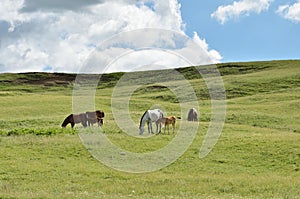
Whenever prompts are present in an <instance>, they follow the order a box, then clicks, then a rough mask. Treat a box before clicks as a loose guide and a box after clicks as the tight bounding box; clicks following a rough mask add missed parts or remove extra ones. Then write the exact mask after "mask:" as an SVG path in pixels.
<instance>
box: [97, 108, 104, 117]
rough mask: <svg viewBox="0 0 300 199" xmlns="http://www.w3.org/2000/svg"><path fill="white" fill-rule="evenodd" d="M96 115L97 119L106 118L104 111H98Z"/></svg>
mask: <svg viewBox="0 0 300 199" xmlns="http://www.w3.org/2000/svg"><path fill="white" fill-rule="evenodd" d="M96 115H97V117H99V118H103V117H104V112H103V111H99V110H97V111H96Z"/></svg>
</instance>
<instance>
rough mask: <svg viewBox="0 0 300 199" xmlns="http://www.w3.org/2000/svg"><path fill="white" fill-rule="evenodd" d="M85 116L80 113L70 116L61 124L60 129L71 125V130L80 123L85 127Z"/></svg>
mask: <svg viewBox="0 0 300 199" xmlns="http://www.w3.org/2000/svg"><path fill="white" fill-rule="evenodd" d="M86 122H87V119H86V114H85V113H80V114H78V115H75V114H70V115H69V116H68V117H66V119H65V120H64V121H63V123H62V125H61V126H62V127H63V128H65V127H66V126H67V125H68V124H69V123H70V124H71V127H72V128H73V127H74V125H75V124H78V123H81V124H82V126H84V127H86V126H87V125H86Z"/></svg>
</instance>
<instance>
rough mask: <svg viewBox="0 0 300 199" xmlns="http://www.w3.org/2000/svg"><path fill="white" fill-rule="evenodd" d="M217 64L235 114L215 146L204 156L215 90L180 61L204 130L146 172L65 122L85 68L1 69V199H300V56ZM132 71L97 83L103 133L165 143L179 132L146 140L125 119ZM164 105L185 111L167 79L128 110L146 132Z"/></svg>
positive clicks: (154, 146) (125, 140)
mask: <svg viewBox="0 0 300 199" xmlns="http://www.w3.org/2000/svg"><path fill="white" fill-rule="evenodd" d="M217 66H218V68H219V71H220V73H221V75H222V79H223V81H224V86H225V89H226V96H227V100H226V103H227V113H226V122H225V126H224V129H223V132H222V135H221V137H220V139H219V140H218V142H217V144H216V145H215V146H214V148H213V150H212V151H211V153H209V155H208V156H206V157H205V158H203V159H200V158H199V149H200V147H201V144H202V142H203V140H204V137H205V135H206V132H207V130H208V127H209V121H210V117H211V106H210V105H211V102H210V99H209V93H208V90H207V88H206V85H205V83H204V81H203V79H201V76H200V75H199V74H197V72H196V69H195V68H183V69H178V70H177V71H178V72H180V73H181V74H182V75H183V76H184V77H185V79H187V80H188V82H189V83H190V84H191V85H192V87H193V89H194V90H195V93H196V96H197V99H198V102H199V106H200V123H199V128H198V132H197V135H196V137H195V139H194V140H193V142H192V144H191V146H190V147H189V148H188V149H187V150H186V151H185V153H184V154H183V155H182V156H181V157H180V158H179V159H178V160H176V161H175V162H174V163H172V164H171V165H169V166H167V167H165V168H162V169H161V170H159V171H155V172H150V173H144V174H133V173H126V172H120V171H116V170H113V169H111V168H109V167H108V166H105V165H104V164H102V163H101V162H99V161H97V160H96V159H95V158H94V157H93V156H92V155H91V154H90V153H89V151H88V150H87V149H86V147H85V146H84V145H83V143H82V142H81V140H80V138H79V136H78V135H77V133H78V131H80V130H81V129H82V127H81V125H80V124H77V125H76V128H75V130H72V129H71V128H70V127H68V128H66V129H62V128H61V127H60V125H61V123H62V121H63V119H64V118H65V117H66V116H67V115H69V114H70V113H71V112H72V95H73V88H75V87H74V84H73V83H74V79H75V77H76V75H74V74H47V73H29V74H0V135H1V136H0V147H1V150H0V198H300V122H299V121H300V113H299V110H300V61H270V62H249V63H227V64H219V65H217ZM196 68H197V67H196ZM148 73H151V72H148ZM145 74H147V73H132V74H130V77H131V78H132V79H138V78H139V77H140V76H141V75H145ZM123 75H124V73H115V74H107V75H104V76H102V78H101V81H100V82H99V85H98V87H97V92H96V96H95V102H96V103H95V104H96V107H95V108H96V109H102V110H104V112H105V113H106V116H105V119H104V126H103V129H102V130H103V133H104V134H105V135H107V137H108V138H109V139H110V140H111V141H112V142H113V143H114V144H116V145H117V146H119V147H121V148H123V149H124V150H129V151H132V152H137V153H145V152H151V151H154V150H158V149H160V148H161V147H163V146H166V145H167V144H168V143H170V142H171V141H172V140H173V139H174V138H175V135H174V134H170V135H163V134H160V135H158V136H155V137H151V138H149V139H140V138H135V137H130V136H128V135H127V134H125V133H124V132H123V131H122V130H121V129H120V128H119V127H118V126H117V124H116V123H117V122H116V121H115V120H114V117H113V114H112V108H111V103H112V101H111V96H112V93H113V89H114V87H115V85H116V84H117V82H118V80H119V79H120V78H121V77H122V76H123ZM176 83H178V82H176V80H174V81H173V82H171V83H170V84H171V85H176ZM130 86H133V85H128V89H130ZM75 89H76V88H75ZM157 104H159V105H160V106H162V107H163V108H164V109H165V110H166V111H167V112H168V115H169V114H174V115H178V116H179V115H180V114H181V113H180V106H179V103H178V100H177V98H176V95H174V93H172V92H171V91H170V90H169V89H168V88H166V87H164V86H159V85H156V84H151V85H145V86H143V87H140V88H138V89H137V90H135V92H134V93H133V95H132V97H131V99H130V102H129V109H130V113H131V117H132V119H133V121H134V122H135V123H136V128H137V134H138V122H139V120H140V117H141V116H142V114H143V113H144V111H145V110H146V109H148V108H151V107H152V106H154V105H157ZM182 117H183V119H182V122H185V121H184V120H185V119H186V115H182ZM179 125H180V122H179V123H178V124H177V128H178V127H179ZM94 129H97V128H96V127H94Z"/></svg>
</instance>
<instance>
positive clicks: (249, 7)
mask: <svg viewBox="0 0 300 199" xmlns="http://www.w3.org/2000/svg"><path fill="white" fill-rule="evenodd" d="M271 1H272V0H241V1H234V2H233V4H231V5H226V6H219V7H218V9H217V10H216V11H215V12H214V13H212V14H211V17H212V18H215V19H216V20H218V21H219V22H220V23H221V24H224V23H226V22H227V21H228V20H230V19H233V18H238V17H240V16H241V15H246V16H247V15H249V14H250V13H252V12H255V13H257V14H259V13H261V12H262V11H264V10H268V9H269V6H270V3H271Z"/></svg>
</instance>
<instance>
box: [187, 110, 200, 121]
mask: <svg viewBox="0 0 300 199" xmlns="http://www.w3.org/2000/svg"><path fill="white" fill-rule="evenodd" d="M188 121H198V113H197V111H196V109H195V108H192V109H190V110H189V113H188Z"/></svg>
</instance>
